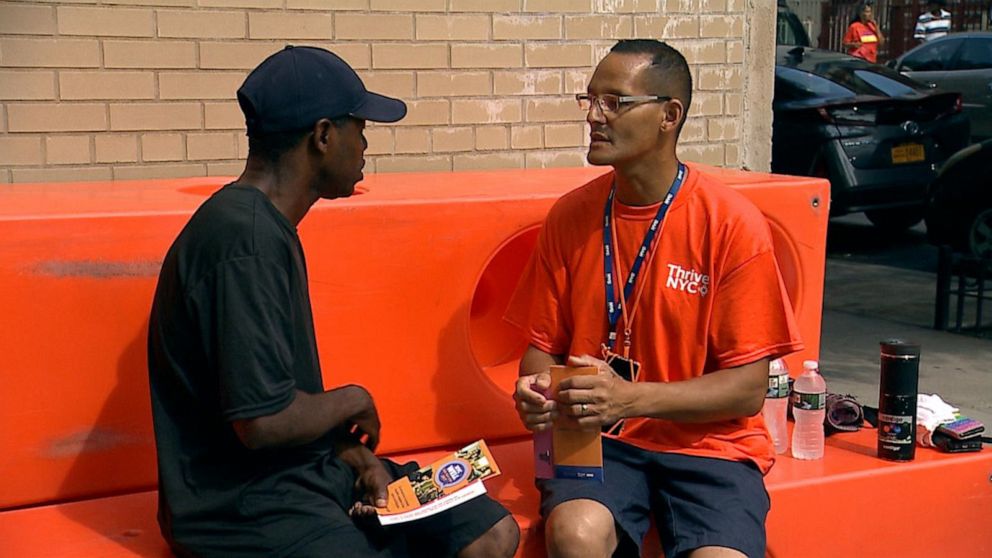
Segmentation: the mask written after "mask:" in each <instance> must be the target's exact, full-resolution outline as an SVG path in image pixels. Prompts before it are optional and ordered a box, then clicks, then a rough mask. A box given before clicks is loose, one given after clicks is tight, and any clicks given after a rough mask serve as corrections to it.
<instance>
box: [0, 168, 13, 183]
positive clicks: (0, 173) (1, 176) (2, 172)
mask: <svg viewBox="0 0 992 558" xmlns="http://www.w3.org/2000/svg"><path fill="white" fill-rule="evenodd" d="M13 181H14V179H13V178H11V177H10V170H8V169H0V184H10V183H11V182H13Z"/></svg>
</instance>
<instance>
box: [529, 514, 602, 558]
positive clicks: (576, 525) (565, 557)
mask: <svg viewBox="0 0 992 558" xmlns="http://www.w3.org/2000/svg"><path fill="white" fill-rule="evenodd" d="M544 535H545V540H546V542H547V547H548V555H549V556H552V557H554V558H558V557H561V558H573V557H580V556H581V557H586V556H589V557H592V556H596V557H599V556H603V557H606V556H610V555H611V554H613V551H614V550H615V549H616V547H617V530H616V522H615V520H614V519H613V514H612V513H610V510H609V509H608V508H607V507H606V506H604V505H603V504H600V503H599V502H596V501H594V500H570V501H568V502H565V503H563V504H560V505H558V506H556V507H555V508H554V510H552V511H551V515H550V516H548V520H547V524H546V525H545V528H544Z"/></svg>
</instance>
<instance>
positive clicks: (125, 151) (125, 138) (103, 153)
mask: <svg viewBox="0 0 992 558" xmlns="http://www.w3.org/2000/svg"><path fill="white" fill-rule="evenodd" d="M94 143H95V151H96V162H97V163H133V162H136V161H137V160H138V137H137V136H133V135H118V134H98V135H97V136H96V137H95V138H94Z"/></svg>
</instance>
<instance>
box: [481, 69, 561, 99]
mask: <svg viewBox="0 0 992 558" xmlns="http://www.w3.org/2000/svg"><path fill="white" fill-rule="evenodd" d="M561 85H562V77H561V72H560V71H557V70H520V71H512V72H494V73H493V93H494V94H495V95H556V94H559V93H561V92H562V89H561Z"/></svg>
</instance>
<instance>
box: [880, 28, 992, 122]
mask: <svg viewBox="0 0 992 558" xmlns="http://www.w3.org/2000/svg"><path fill="white" fill-rule="evenodd" d="M889 66H890V67H891V68H893V69H895V70H896V71H898V72H900V73H902V74H903V75H906V76H909V77H910V78H913V79H915V80H917V81H919V82H921V83H923V84H925V85H928V86H931V87H935V88H940V89H943V90H944V91H955V92H958V93H961V96H962V100H963V107H964V113H965V115H966V116H968V118H969V119H970V120H971V134H972V137H973V139H976V140H981V139H987V138H990V137H992V33H990V32H983V33H979V32H975V33H954V34H952V35H948V36H946V37H942V38H940V39H936V40H934V41H931V42H928V43H924V44H922V45H920V46H918V47H916V48H914V49H913V50H910V51H909V52H907V53H905V54H903V55H902V56H900V57H899V58H896V59H895V60H892V61H890V62H889Z"/></svg>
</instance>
